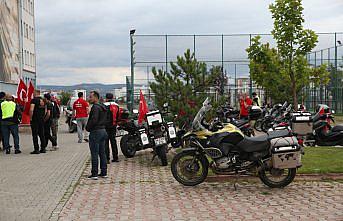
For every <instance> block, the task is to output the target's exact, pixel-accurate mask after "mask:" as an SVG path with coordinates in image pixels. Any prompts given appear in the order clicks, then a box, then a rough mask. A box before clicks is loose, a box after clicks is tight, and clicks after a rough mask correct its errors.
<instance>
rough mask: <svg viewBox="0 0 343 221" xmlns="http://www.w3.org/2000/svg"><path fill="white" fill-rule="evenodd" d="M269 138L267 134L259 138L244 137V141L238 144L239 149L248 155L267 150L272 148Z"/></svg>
mask: <svg viewBox="0 0 343 221" xmlns="http://www.w3.org/2000/svg"><path fill="white" fill-rule="evenodd" d="M268 138H269V136H268V135H267V134H266V135H261V136H257V137H244V139H243V140H242V141H241V142H239V143H238V144H237V147H238V148H239V149H241V150H243V151H244V152H247V153H251V152H257V151H262V150H267V149H268V148H269V147H270V142H269V139H268Z"/></svg>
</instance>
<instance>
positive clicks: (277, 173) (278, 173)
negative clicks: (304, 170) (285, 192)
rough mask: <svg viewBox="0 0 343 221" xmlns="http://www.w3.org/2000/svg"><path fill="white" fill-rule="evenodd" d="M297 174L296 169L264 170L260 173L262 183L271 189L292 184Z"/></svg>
mask: <svg viewBox="0 0 343 221" xmlns="http://www.w3.org/2000/svg"><path fill="white" fill-rule="evenodd" d="M296 173H297V169H296V168H292V169H276V168H270V169H268V170H265V169H262V170H261V171H260V172H259V177H260V179H261V181H262V182H263V183H264V184H266V185H267V186H269V187H271V188H282V187H285V186H287V185H288V184H290V183H291V182H292V181H293V180H294V178H295V175H296Z"/></svg>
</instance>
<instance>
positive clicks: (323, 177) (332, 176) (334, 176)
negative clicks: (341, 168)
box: [206, 173, 343, 183]
mask: <svg viewBox="0 0 343 221" xmlns="http://www.w3.org/2000/svg"><path fill="white" fill-rule="evenodd" d="M237 180H238V181H257V180H259V178H258V177H257V176H248V175H217V176H208V177H207V178H206V182H210V183H212V182H230V181H237ZM327 180H332V181H336V180H343V173H327V174H297V175H296V177H295V181H327Z"/></svg>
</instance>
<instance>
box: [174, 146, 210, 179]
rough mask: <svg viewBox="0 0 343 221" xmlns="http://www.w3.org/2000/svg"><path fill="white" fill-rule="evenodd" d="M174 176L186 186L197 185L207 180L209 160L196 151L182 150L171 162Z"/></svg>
mask: <svg viewBox="0 0 343 221" xmlns="http://www.w3.org/2000/svg"><path fill="white" fill-rule="evenodd" d="M171 171H172V174H173V176H174V178H175V179H176V180H177V181H178V182H179V183H181V184H183V185H185V186H196V185H198V184H200V183H202V182H204V181H205V179H206V177H207V174H208V160H207V158H206V157H205V156H204V155H203V154H197V152H196V151H182V152H180V153H178V154H176V155H175V157H174V159H173V160H172V162H171Z"/></svg>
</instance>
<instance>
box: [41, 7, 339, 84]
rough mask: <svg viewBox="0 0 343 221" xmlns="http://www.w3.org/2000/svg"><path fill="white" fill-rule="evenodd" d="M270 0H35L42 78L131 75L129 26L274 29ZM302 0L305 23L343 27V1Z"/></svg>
mask: <svg viewBox="0 0 343 221" xmlns="http://www.w3.org/2000/svg"><path fill="white" fill-rule="evenodd" d="M271 2H272V0H267V1H261V0H240V1H236V0H212V1H208V0H186V1H185V0H170V1H161V0H135V1H133V0H96V1H95V0H73V1H71V0H58V1H56V0H41V1H36V29H37V38H36V40H37V54H38V58H37V59H38V68H37V74H38V82H39V83H40V84H51V83H54V84H62V85H63V84H68V85H70V84H74V83H81V82H104V83H124V82H125V76H126V75H129V74H130V69H129V66H130V60H129V58H130V54H129V33H128V32H129V30H130V29H131V28H136V29H137V33H138V34H194V33H197V34H216V33H220V34H221V33H225V34H230V33H268V32H269V31H270V30H271V29H272V19H271V15H270V12H269V9H268V5H269V4H270V3H271ZM303 2H304V8H305V10H304V13H305V20H306V23H305V26H306V27H308V28H311V29H314V30H315V31H320V32H324V31H330V32H332V31H343V30H342V28H343V27H342V22H341V21H342V18H343V17H342V16H343V15H342V8H343V2H342V1H341V0H327V1H322V0H304V1H303ZM138 43H139V42H138ZM138 43H137V44H138ZM209 46H211V45H209ZM238 48H239V47H238ZM241 48H243V47H241ZM153 50H158V49H153ZM180 51H182V50H180ZM205 51H206V50H205ZM142 52H143V53H147V51H144V50H141V51H139V52H137V54H138V53H142ZM162 52H163V50H162ZM230 53H231V51H230ZM232 53H234V52H232ZM162 54H163V53H162ZM136 72H137V75H138V77H137V78H139V77H142V78H144V76H145V74H146V73H145V71H144V70H140V69H139V70H136Z"/></svg>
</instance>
